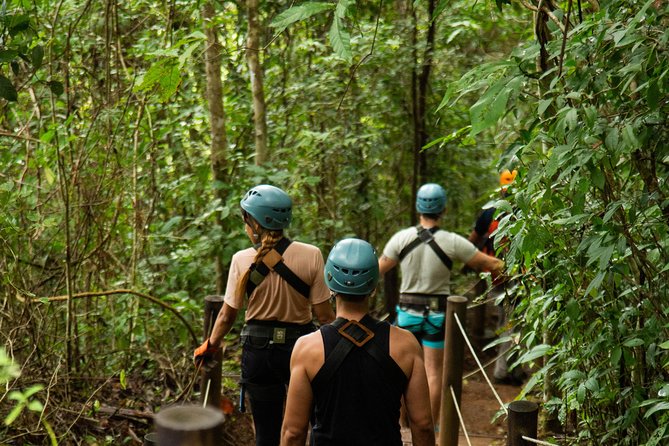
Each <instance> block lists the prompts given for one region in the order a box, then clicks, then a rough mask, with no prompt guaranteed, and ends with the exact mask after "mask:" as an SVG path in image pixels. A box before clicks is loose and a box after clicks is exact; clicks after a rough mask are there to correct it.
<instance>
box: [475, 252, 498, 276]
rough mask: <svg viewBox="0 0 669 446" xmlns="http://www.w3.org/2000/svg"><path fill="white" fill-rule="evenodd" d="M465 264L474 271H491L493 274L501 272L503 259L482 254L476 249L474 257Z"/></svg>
mask: <svg viewBox="0 0 669 446" xmlns="http://www.w3.org/2000/svg"><path fill="white" fill-rule="evenodd" d="M467 266H468V267H470V268H471V269H473V270H475V271H490V272H491V273H493V276H495V275H499V274H501V273H502V269H503V268H504V261H502V260H500V259H498V258H497V257H493V256H489V255H487V254H484V253H482V252H481V251H476V254H474V257H472V258H471V260H469V262H467Z"/></svg>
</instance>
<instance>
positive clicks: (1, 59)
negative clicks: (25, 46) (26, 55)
mask: <svg viewBox="0 0 669 446" xmlns="http://www.w3.org/2000/svg"><path fill="white" fill-rule="evenodd" d="M18 55H19V53H18V52H17V51H16V50H0V63H6V62H11V61H12V60H14V59H16V57H17V56H18Z"/></svg>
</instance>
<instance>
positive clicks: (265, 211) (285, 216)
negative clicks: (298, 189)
mask: <svg viewBox="0 0 669 446" xmlns="http://www.w3.org/2000/svg"><path fill="white" fill-rule="evenodd" d="M239 205H240V206H241V207H242V209H243V210H244V211H246V212H247V213H248V214H249V215H251V217H253V218H254V219H255V221H257V222H258V224H259V225H260V226H262V227H263V228H265V229H271V230H278V229H285V228H287V227H288V225H289V224H290V219H291V217H292V206H293V201H292V200H291V199H290V197H289V196H288V194H287V193H285V192H284V191H283V190H281V189H279V188H278V187H274V186H270V185H268V184H261V185H259V186H256V187H254V188H252V189H250V190H249V191H248V192H246V195H244V198H242V201H241V202H240V203H239Z"/></svg>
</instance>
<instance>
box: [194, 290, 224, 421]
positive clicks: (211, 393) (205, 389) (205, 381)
mask: <svg viewBox="0 0 669 446" xmlns="http://www.w3.org/2000/svg"><path fill="white" fill-rule="evenodd" d="M222 307H223V296H217V295H211V296H206V297H205V298H204V339H203V341H204V340H206V339H208V338H209V335H211V330H212V329H213V328H214V323H215V322H216V318H217V317H218V312H219V311H221V308H222ZM214 360H215V361H216V363H215V365H214V367H212V368H211V369H209V370H205V369H204V368H203V369H202V373H201V375H202V376H201V378H200V392H201V398H200V401H202V402H203V403H204V399H205V398H207V402H206V405H207V406H213V407H216V408H218V407H220V405H221V375H222V370H223V352H222V351H219V352H217V353H216V355H214Z"/></svg>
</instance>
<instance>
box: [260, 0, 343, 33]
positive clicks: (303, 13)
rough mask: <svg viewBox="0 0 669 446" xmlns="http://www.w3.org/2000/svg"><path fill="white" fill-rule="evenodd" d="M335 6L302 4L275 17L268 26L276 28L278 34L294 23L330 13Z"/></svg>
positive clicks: (317, 3)
mask: <svg viewBox="0 0 669 446" xmlns="http://www.w3.org/2000/svg"><path fill="white" fill-rule="evenodd" d="M335 6H336V5H335V4H334V3H326V2H308V3H302V4H301V5H297V6H293V7H292V8H289V9H287V10H286V11H284V12H282V13H281V14H279V15H278V16H276V17H275V18H274V20H272V22H271V23H270V24H269V26H271V27H272V28H276V29H277V31H278V32H282V31H283V30H284V29H286V28H287V27H289V26H290V25H292V24H293V23H295V22H299V21H300V20H304V19H307V18H309V17H311V16H313V15H316V14H320V13H321V12H324V11H330V10H332V9H334V8H335Z"/></svg>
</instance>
